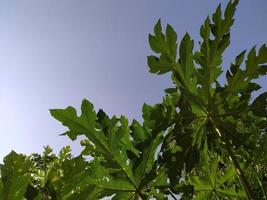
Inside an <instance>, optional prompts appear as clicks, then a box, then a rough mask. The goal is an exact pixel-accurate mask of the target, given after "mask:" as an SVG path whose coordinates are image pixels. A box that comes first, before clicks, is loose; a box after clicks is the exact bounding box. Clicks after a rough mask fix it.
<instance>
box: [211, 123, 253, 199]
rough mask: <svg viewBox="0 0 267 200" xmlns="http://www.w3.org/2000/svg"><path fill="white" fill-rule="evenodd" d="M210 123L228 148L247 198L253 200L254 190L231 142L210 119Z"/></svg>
mask: <svg viewBox="0 0 267 200" xmlns="http://www.w3.org/2000/svg"><path fill="white" fill-rule="evenodd" d="M210 121H211V123H212V125H213V127H214V130H215V132H216V133H217V134H218V136H219V138H220V139H221V140H222V142H223V144H224V145H225V146H226V149H227V152H228V153H229V158H230V160H231V161H232V162H233V164H234V167H235V170H236V173H237V175H238V178H239V179H240V182H241V184H242V186H243V188H244V189H245V191H246V194H247V197H248V198H249V199H251V200H253V193H252V190H251V188H250V185H249V182H248V180H247V178H246V176H245V175H244V173H243V171H242V169H241V167H240V165H239V163H238V161H237V159H236V157H235V155H234V153H233V150H232V148H231V145H230V143H229V140H228V139H226V137H225V135H223V134H222V132H221V131H220V130H219V129H218V128H217V127H216V124H215V122H214V121H213V119H212V118H210Z"/></svg>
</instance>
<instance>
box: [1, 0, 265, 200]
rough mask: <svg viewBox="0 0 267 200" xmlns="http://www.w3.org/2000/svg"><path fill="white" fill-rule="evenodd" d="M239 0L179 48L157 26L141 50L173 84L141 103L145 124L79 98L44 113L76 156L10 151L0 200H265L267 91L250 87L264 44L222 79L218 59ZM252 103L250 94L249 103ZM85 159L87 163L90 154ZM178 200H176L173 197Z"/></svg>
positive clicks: (170, 33) (259, 71)
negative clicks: (73, 144) (76, 144)
mask: <svg viewBox="0 0 267 200" xmlns="http://www.w3.org/2000/svg"><path fill="white" fill-rule="evenodd" d="M237 4H238V1H237V0H235V1H229V3H228V5H227V7H226V8H225V11H224V14H222V10H221V5H219V6H218V8H217V9H216V11H215V13H214V14H213V15H212V17H207V18H206V20H205V22H204V24H203V25H202V26H201V28H200V35H201V38H202V41H201V42H200V48H199V49H198V50H196V51H194V42H193V40H192V39H191V38H190V36H189V34H188V33H186V34H185V35H184V37H183V38H182V40H181V42H180V44H179V45H178V42H177V38H178V37H177V34H176V32H175V31H174V30H173V28H172V27H171V26H170V25H167V27H166V31H165V33H164V32H163V31H162V26H161V21H160V20H159V21H158V22H157V24H156V25H155V28H154V34H150V35H149V44H150V47H151V49H152V50H153V51H154V52H155V53H156V54H155V55H151V56H148V66H149V69H150V72H151V73H155V74H166V73H171V78H172V81H173V83H174V86H173V87H172V88H167V89H166V90H165V92H166V94H165V96H164V98H163V101H162V102H161V103H159V104H156V105H154V106H150V105H147V104H144V106H143V109H142V112H143V123H139V122H138V121H136V120H133V121H132V123H129V121H128V120H127V119H126V118H125V117H124V116H121V117H116V116H113V117H109V116H107V115H106V113H105V112H104V111H103V110H99V111H98V112H96V111H95V110H94V107H93V105H92V104H91V103H90V102H89V101H87V100H83V101H82V105H81V115H79V116H78V115H77V112H76V110H75V108H73V107H67V108H66V109H52V110H51V115H52V116H53V117H54V118H56V119H57V120H58V121H60V122H61V123H62V124H63V125H64V126H66V127H67V128H68V131H67V132H65V133H64V135H66V136H68V137H69V138H70V139H71V140H76V139H77V137H78V136H80V135H82V136H84V137H85V138H86V139H85V140H82V141H81V145H82V146H84V150H83V151H82V152H81V154H80V155H79V156H78V157H73V156H71V155H70V148H69V147H66V148H64V149H62V151H61V152H60V154H59V156H56V155H54V154H53V153H52V149H51V148H49V147H45V150H44V153H43V155H39V154H33V155H31V156H29V157H25V156H23V155H21V154H16V153H15V152H11V153H10V154H9V155H8V156H7V157H5V159H4V164H3V165H2V166H1V181H0V199H5V200H14V199H19V200H20V199H45V200H47V199H55V200H56V199H64V200H71V199H101V198H104V197H110V198H112V199H114V200H116V199H129V200H130V199H152V198H156V199H170V198H172V199H179V198H181V199H196V200H200V199H267V189H266V188H267V148H266V147H267V135H266V130H267V92H264V93H262V94H260V95H258V96H257V97H254V96H255V95H254V94H255V93H254V92H255V91H258V90H259V89H260V88H261V87H260V86H259V85H258V84H257V83H255V82H254V80H256V79H257V78H259V77H260V76H262V75H265V74H266V73H267V66H266V63H267V47H266V46H265V45H263V46H261V47H260V48H256V47H253V48H252V49H251V50H250V51H249V52H248V53H247V54H246V51H243V52H241V53H240V54H239V55H238V56H237V57H236V59H235V61H234V62H233V63H232V64H231V65H230V67H229V69H228V70H227V71H226V73H225V75H226V80H227V81H226V83H225V84H224V85H222V84H221V83H219V81H218V78H219V76H220V75H221V74H222V72H223V70H222V67H221V66H222V64H223V63H222V56H223V52H224V51H225V49H226V48H227V47H228V46H229V44H230V28H231V26H232V25H233V22H234V19H233V16H234V13H235V10H236V6H237ZM253 97H254V98H253ZM88 156H89V157H88ZM178 196H180V197H178Z"/></svg>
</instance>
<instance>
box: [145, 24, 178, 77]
mask: <svg viewBox="0 0 267 200" xmlns="http://www.w3.org/2000/svg"><path fill="white" fill-rule="evenodd" d="M154 33H155V35H151V34H149V44H150V47H151V49H152V50H153V51H154V52H155V53H158V54H160V56H159V57H157V56H148V57H147V63H148V66H149V68H150V72H151V73H157V74H164V73H167V72H169V71H171V70H172V68H173V66H174V65H175V63H176V54H177V43H176V41H177V34H176V32H175V31H174V30H173V28H172V27H171V26H170V25H169V24H168V25H167V27H166V34H165V35H164V34H163V33H162V27H161V22H160V20H159V21H158V22H157V24H156V25H155V27H154Z"/></svg>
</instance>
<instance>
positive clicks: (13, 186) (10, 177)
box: [0, 151, 30, 200]
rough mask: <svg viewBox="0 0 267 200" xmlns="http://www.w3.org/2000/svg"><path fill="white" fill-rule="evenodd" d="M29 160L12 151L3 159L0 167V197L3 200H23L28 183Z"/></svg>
mask: <svg viewBox="0 0 267 200" xmlns="http://www.w3.org/2000/svg"><path fill="white" fill-rule="evenodd" d="M29 167H30V162H29V159H28V158H27V157H26V156H24V155H22V154H17V153H16V152H14V151H12V152H11V153H10V154H8V155H7V156H6V157H5V158H4V165H2V166H1V168H0V169H1V181H2V183H1V184H0V189H1V193H0V196H1V197H3V198H2V199H5V200H15V199H16V200H24V195H25V193H26V190H27V187H28V184H29V183H30V174H29V173H28V172H29Z"/></svg>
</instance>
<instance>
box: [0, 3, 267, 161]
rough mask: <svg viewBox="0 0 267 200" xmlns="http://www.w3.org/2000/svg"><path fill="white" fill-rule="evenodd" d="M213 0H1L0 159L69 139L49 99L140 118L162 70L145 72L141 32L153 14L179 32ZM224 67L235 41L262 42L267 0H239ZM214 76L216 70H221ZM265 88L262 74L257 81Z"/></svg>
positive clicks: (266, 32) (192, 26) (193, 24)
mask: <svg viewBox="0 0 267 200" xmlns="http://www.w3.org/2000/svg"><path fill="white" fill-rule="evenodd" d="M219 2H222V5H223V7H224V6H225V4H226V3H227V1H226V0H225V1H217V0H215V1H209V0H201V1H197V0H168V1H163V0H146V1H142V0H134V1H125V0H114V1H110V0H90V1H89V0H88V1H86V0H77V1H76V0H75V1H74V0H58V1H53V0H42V1H41V0H0V110H1V114H0V136H1V144H0V162H1V161H2V158H3V156H4V155H6V154H8V153H9V152H10V151H11V150H12V149H13V150H15V151H17V152H22V153H26V154H29V153H31V152H41V151H42V147H43V146H44V145H47V144H49V145H51V146H52V147H53V148H54V149H55V151H56V152H57V151H58V150H59V149H60V148H62V147H63V146H65V145H67V144H71V146H72V147H73V149H74V153H75V152H76V153H77V152H78V151H79V149H80V148H79V145H78V142H71V141H70V140H69V139H68V138H67V137H64V136H59V134H61V133H63V132H64V131H65V130H66V129H65V128H64V127H63V126H62V125H61V124H60V123H59V122H57V121H56V120H54V119H53V118H52V117H51V116H50V114H49V109H50V108H65V107H67V106H69V105H72V106H74V107H76V108H78V109H79V107H80V103H81V101H82V99H83V98H86V99H88V100H89V101H91V102H92V103H93V104H94V105H95V108H96V109H97V110H98V109H99V108H102V109H103V110H104V111H106V112H107V113H108V114H109V115H113V114H116V115H121V114H123V115H125V116H127V117H129V119H130V120H131V119H133V118H136V119H138V120H141V107H142V105H143V103H144V102H146V103H149V104H154V103H157V102H160V101H161V99H162V96H163V90H164V89H165V88H167V87H169V86H170V85H171V82H170V80H169V76H168V75H165V76H155V75H152V74H149V72H148V67H147V64H146V56H147V55H149V54H150V53H151V51H150V49H149V46H148V40H147V37H148V33H150V32H152V30H153V27H154V24H155V23H156V21H157V20H158V19H159V18H161V20H162V22H163V24H164V25H166V23H169V24H171V25H172V26H173V27H174V29H175V30H176V32H177V34H178V40H179V41H180V39H181V38H182V36H183V35H184V34H185V33H186V32H188V33H189V34H190V35H191V37H192V38H193V39H195V46H197V42H198V41H199V40H200V38H199V27H200V25H201V24H202V22H203V21H204V19H205V18H206V16H207V15H208V14H211V13H212V12H213V11H214V10H215V8H216V6H217V5H218V3H219ZM235 19H236V21H235V26H234V27H233V28H232V32H231V46H230V48H229V49H228V50H227V51H226V53H225V56H224V58H225V62H224V64H223V66H224V69H225V67H227V66H229V63H230V62H231V61H232V60H233V59H234V57H235V56H236V55H237V54H238V53H240V52H241V51H242V50H244V49H247V48H248V49H250V48H251V47H253V46H254V45H261V44H264V43H267V21H266V19H267V1H266V0H254V1H251V0H241V1H240V3H239V6H238V10H237V14H236V17H235ZM221 80H222V81H223V79H221ZM260 83H261V85H262V86H263V89H262V90H261V91H263V90H267V79H266V77H264V78H262V79H261V80H260Z"/></svg>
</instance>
